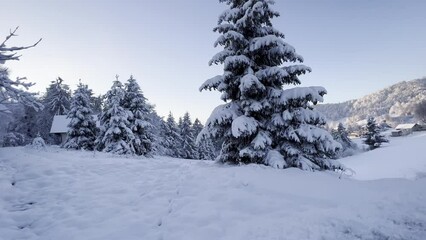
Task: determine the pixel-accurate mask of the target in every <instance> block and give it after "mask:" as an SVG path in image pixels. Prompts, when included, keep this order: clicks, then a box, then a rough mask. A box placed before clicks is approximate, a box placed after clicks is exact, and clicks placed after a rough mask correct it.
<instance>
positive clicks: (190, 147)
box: [180, 112, 197, 159]
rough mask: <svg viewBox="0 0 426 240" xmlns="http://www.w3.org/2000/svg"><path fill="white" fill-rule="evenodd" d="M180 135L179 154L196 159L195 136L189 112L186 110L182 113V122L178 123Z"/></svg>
mask: <svg viewBox="0 0 426 240" xmlns="http://www.w3.org/2000/svg"><path fill="white" fill-rule="evenodd" d="M180 136H181V138H182V142H181V146H180V147H181V156H180V157H182V158H186V159H196V158H197V151H196V148H195V138H194V132H193V129H192V122H191V117H190V116H189V113H188V112H186V113H185V115H183V118H182V123H181V124H180Z"/></svg>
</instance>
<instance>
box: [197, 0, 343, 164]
mask: <svg viewBox="0 0 426 240" xmlns="http://www.w3.org/2000/svg"><path fill="white" fill-rule="evenodd" d="M220 2H224V3H226V4H227V5H228V6H229V9H228V10H226V11H224V12H223V13H222V14H221V15H220V16H219V22H218V26H217V27H215V28H214V31H215V32H218V33H220V34H221V35H220V37H219V38H218V39H217V41H216V42H215V46H222V47H223V48H224V50H223V51H221V52H219V53H218V54H216V55H215V56H214V57H213V58H212V60H211V61H210V63H209V64H210V65H212V64H223V65H224V73H223V74H222V75H220V76H216V77H214V78H212V79H209V80H207V81H206V82H205V83H204V84H203V85H202V86H201V87H200V90H212V89H214V90H218V91H220V92H221V93H222V96H221V99H222V100H223V101H225V102H226V103H225V104H223V105H221V106H218V107H217V108H216V109H215V110H214V111H213V113H212V114H211V116H210V118H209V119H208V121H207V123H206V127H205V128H204V130H203V132H202V134H203V135H208V136H211V137H213V138H218V137H221V136H223V139H224V143H223V145H222V149H221V152H220V155H219V157H218V161H220V162H223V163H233V164H240V163H261V164H266V165H270V166H273V167H277V168H286V167H299V168H301V169H306V170H316V169H318V170H320V169H335V168H339V167H341V166H340V165H339V164H337V163H336V162H335V161H333V160H331V159H330V157H331V156H333V155H334V153H335V151H336V150H337V149H338V148H339V147H340V144H338V143H337V142H335V141H334V140H333V138H332V136H331V135H330V134H329V133H328V132H327V131H325V130H324V129H323V128H321V126H323V125H324V124H325V123H326V120H325V117H323V116H322V115H320V114H319V113H318V112H315V111H314V110H313V108H312V104H316V103H317V102H320V101H322V100H323V95H324V94H326V90H325V89H324V88H323V87H303V88H301V87H299V88H293V89H286V90H284V89H283V87H284V85H296V84H300V80H299V78H298V76H299V75H301V74H305V73H306V72H310V71H311V69H310V68H309V67H307V66H304V65H287V66H283V64H284V63H288V62H303V58H302V57H301V56H300V55H298V54H296V51H295V49H294V48H293V47H292V46H290V45H289V44H287V43H285V42H284V41H283V38H284V34H282V33H281V32H279V31H278V30H276V29H275V28H273V26H272V23H271V19H272V18H274V17H278V16H279V14H278V12H276V11H274V10H272V9H271V5H272V4H273V3H274V2H273V1H271V0H220Z"/></svg>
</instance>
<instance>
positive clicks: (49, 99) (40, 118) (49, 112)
mask: <svg viewBox="0 0 426 240" xmlns="http://www.w3.org/2000/svg"><path fill="white" fill-rule="evenodd" d="M41 102H42V103H43V105H44V109H43V111H41V112H39V113H38V114H37V124H38V126H39V128H40V135H41V137H42V138H43V139H46V140H47V142H49V143H51V144H59V143H60V142H61V139H60V138H59V137H58V136H55V135H51V134H50V128H51V127H52V122H53V118H54V116H55V115H66V114H67V113H68V111H69V110H70V105H71V90H70V88H69V86H68V85H67V84H64V81H63V79H62V78H60V77H58V78H57V79H56V80H55V81H52V82H51V83H50V85H49V86H48V88H47V89H46V92H45V94H44V95H43V96H42V99H41Z"/></svg>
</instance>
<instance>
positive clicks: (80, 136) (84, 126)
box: [63, 82, 97, 150]
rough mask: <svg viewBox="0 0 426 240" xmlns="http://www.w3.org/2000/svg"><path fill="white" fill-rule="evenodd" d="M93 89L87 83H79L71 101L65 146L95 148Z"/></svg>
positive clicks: (85, 148)
mask: <svg viewBox="0 0 426 240" xmlns="http://www.w3.org/2000/svg"><path fill="white" fill-rule="evenodd" d="M91 97H92V91H91V90H90V89H89V88H88V86H87V85H84V84H82V83H81V82H80V83H79V84H78V86H77V89H76V90H75V91H74V96H73V97H72V101H71V110H70V111H69V112H68V115H67V118H69V119H70V123H69V124H68V133H67V140H66V142H65V144H64V146H63V147H64V148H72V149H84V150H93V149H94V145H95V140H96V131H97V130H96V122H95V119H94V118H93V116H92V113H93V112H92V109H91Z"/></svg>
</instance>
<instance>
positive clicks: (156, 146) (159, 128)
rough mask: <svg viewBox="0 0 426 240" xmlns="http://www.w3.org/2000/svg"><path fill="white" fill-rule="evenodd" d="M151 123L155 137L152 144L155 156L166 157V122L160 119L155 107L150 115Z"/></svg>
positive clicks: (151, 129)
mask: <svg viewBox="0 0 426 240" xmlns="http://www.w3.org/2000/svg"><path fill="white" fill-rule="evenodd" d="M149 115H150V116H149V118H148V119H149V122H150V123H151V126H152V127H151V128H150V129H149V130H150V131H151V134H152V135H153V136H154V141H153V142H152V146H153V147H152V148H153V154H156V155H166V149H165V147H164V144H163V143H164V139H165V132H164V131H165V124H166V122H165V121H164V119H163V118H162V117H160V116H159V115H158V114H157V112H156V111H155V108H154V107H153V108H152V110H151V112H150V114H149Z"/></svg>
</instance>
